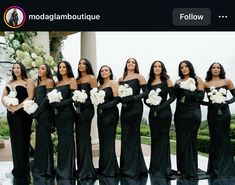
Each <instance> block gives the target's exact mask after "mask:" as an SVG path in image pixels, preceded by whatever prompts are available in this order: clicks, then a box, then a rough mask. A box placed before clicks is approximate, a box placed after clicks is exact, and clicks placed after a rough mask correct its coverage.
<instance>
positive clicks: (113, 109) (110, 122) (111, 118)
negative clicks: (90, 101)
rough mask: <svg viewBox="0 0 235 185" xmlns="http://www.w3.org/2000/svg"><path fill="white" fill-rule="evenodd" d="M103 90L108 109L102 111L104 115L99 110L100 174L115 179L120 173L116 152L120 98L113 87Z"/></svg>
mask: <svg viewBox="0 0 235 185" xmlns="http://www.w3.org/2000/svg"><path fill="white" fill-rule="evenodd" d="M102 90H103V91H105V103H104V105H107V107H106V109H102V113H99V111H100V109H99V108H98V109H97V110H98V114H97V117H98V122H97V125H98V133H99V147H100V157H99V170H98V172H99V173H100V174H102V175H104V176H109V177H114V176H116V175H117V174H118V173H119V167H118V162H117V157H116V152H115V138H116V128H117V124H118V120H119V112H118V108H117V102H118V98H116V97H113V92H112V88H111V87H107V88H104V89H102ZM102 105H103V104H102Z"/></svg>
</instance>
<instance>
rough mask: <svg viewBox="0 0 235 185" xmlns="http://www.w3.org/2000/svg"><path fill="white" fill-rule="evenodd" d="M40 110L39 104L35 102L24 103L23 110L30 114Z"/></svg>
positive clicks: (26, 101)
mask: <svg viewBox="0 0 235 185" xmlns="http://www.w3.org/2000/svg"><path fill="white" fill-rule="evenodd" d="M37 108H38V104H36V103H35V102H34V101H33V100H25V101H24V102H23V110H24V111H25V112H27V113H28V114H32V113H34V112H35V111H36V110H37Z"/></svg>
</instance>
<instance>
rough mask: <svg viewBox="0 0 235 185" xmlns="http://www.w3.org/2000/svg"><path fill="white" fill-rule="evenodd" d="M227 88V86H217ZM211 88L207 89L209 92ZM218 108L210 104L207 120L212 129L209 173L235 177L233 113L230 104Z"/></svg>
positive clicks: (215, 175) (216, 175) (210, 129)
mask: <svg viewBox="0 0 235 185" xmlns="http://www.w3.org/2000/svg"><path fill="white" fill-rule="evenodd" d="M219 88H225V89H226V86H222V87H217V88H216V89H219ZM209 91H210V89H208V88H207V89H206V92H209ZM220 110H221V113H222V114H221V115H219V114H218V109H215V108H213V107H212V106H208V114H207V120H208V124H209V131H210V150H209V161H208V169H207V173H208V174H210V175H211V176H214V177H219V178H221V177H231V176H234V177H235V164H234V159H233V155H232V151H231V144H230V135H229V132H230V122H231V114H230V110H229V106H228V105H225V106H223V107H221V108H220Z"/></svg>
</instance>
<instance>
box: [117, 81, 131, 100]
mask: <svg viewBox="0 0 235 185" xmlns="http://www.w3.org/2000/svg"><path fill="white" fill-rule="evenodd" d="M132 94H133V90H132V88H131V87H130V86H129V85H128V84H124V85H120V86H119V87H118V96H119V97H121V98H123V97H127V96H131V95H132Z"/></svg>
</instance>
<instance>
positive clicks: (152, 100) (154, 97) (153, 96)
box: [146, 88, 162, 105]
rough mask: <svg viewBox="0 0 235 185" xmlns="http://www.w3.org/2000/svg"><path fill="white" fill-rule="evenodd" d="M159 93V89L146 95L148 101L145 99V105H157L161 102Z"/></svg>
mask: <svg viewBox="0 0 235 185" xmlns="http://www.w3.org/2000/svg"><path fill="white" fill-rule="evenodd" d="M159 92H161V89H159V88H157V89H156V90H151V91H150V92H149V94H148V99H146V103H148V104H150V105H159V104H160V103H161V101H162V97H161V96H159Z"/></svg>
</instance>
